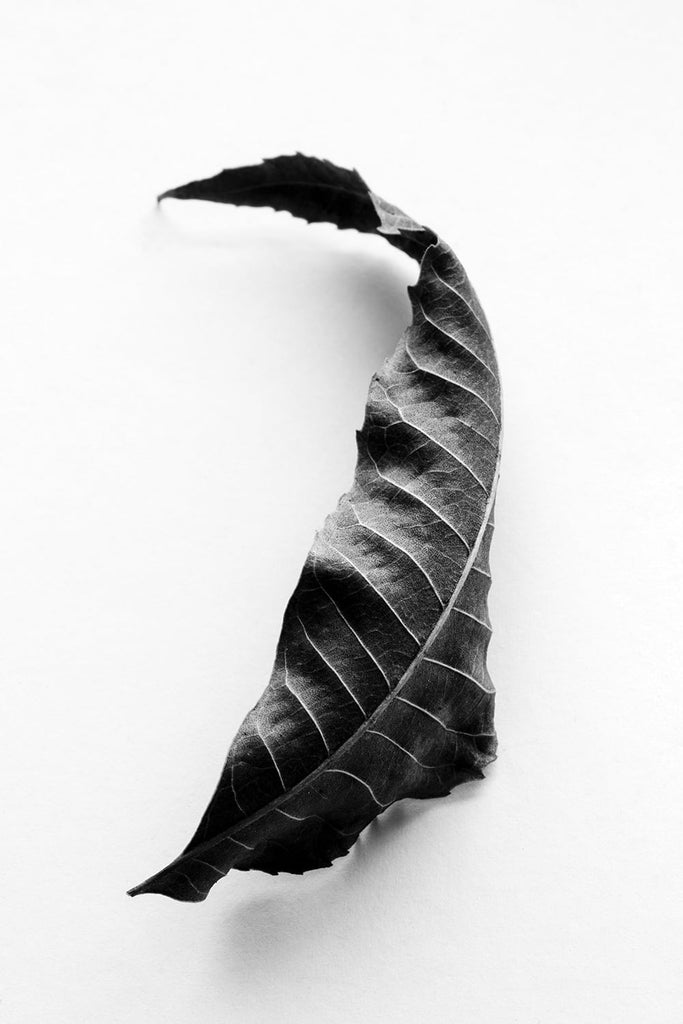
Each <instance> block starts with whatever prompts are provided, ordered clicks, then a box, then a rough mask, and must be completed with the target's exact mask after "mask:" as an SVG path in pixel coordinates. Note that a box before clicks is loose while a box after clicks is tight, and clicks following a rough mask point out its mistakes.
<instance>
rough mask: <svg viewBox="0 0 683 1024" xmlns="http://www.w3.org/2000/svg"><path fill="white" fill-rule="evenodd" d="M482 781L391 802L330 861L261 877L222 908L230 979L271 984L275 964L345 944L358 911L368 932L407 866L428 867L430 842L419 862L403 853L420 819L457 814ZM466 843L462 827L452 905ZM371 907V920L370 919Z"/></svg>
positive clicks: (285, 967) (393, 902) (392, 899)
mask: <svg viewBox="0 0 683 1024" xmlns="http://www.w3.org/2000/svg"><path fill="white" fill-rule="evenodd" d="M491 768H492V766H489V769H488V772H489V773H490V772H491ZM480 787H481V784H480V783H477V782H471V783H466V784H464V785H461V786H458V787H457V788H456V789H454V790H453V792H452V793H451V794H450V796H448V797H443V798H440V799H437V800H403V801H401V802H399V803H397V804H394V805H393V806H392V807H390V808H389V809H388V810H387V811H385V812H384V814H382V815H380V817H378V818H376V819H375V820H374V821H373V822H372V823H371V824H370V825H369V826H368V828H367V829H366V830H365V831H364V832H363V833H362V834H361V836H360V838H359V839H358V840H357V842H356V843H355V845H354V846H353V847H352V848H351V850H350V851H349V853H348V855H347V856H346V857H344V858H340V859H339V860H336V861H335V862H334V863H333V865H332V867H331V868H323V869H321V870H319V871H312V872H308V873H307V874H305V875H303V876H302V877H298V876H291V875H279V876H277V877H275V878H268V877H265V878H264V877H260V878H259V882H258V883H257V885H256V888H257V891H256V892H255V893H252V895H251V896H250V897H248V898H246V899H242V900H241V901H240V902H237V903H232V904H229V905H228V906H227V908H226V917H225V920H224V923H223V926H222V930H221V934H220V936H219V943H220V945H221V946H222V949H221V950H220V953H219V955H221V957H222V961H223V962H224V963H226V964H229V965H230V967H229V970H230V981H231V984H233V985H235V984H238V985H240V986H244V989H245V991H255V990H258V988H259V986H260V985H262V984H268V983H272V981H273V977H274V975H277V973H278V971H282V972H283V973H288V972H289V971H290V970H291V969H293V967H294V965H296V964H301V963H306V962H310V960H311V958H313V957H314V956H315V954H316V952H317V951H318V952H319V951H320V949H321V946H323V947H331V948H327V950H326V956H327V957H329V956H332V955H333V953H334V945H335V943H336V942H339V941H341V942H342V943H344V942H345V941H346V940H347V937H348V941H353V935H354V929H355V928H356V927H357V921H358V919H359V918H362V919H363V920H364V924H363V930H364V932H366V933H367V932H370V933H372V932H373V931H374V928H373V924H375V925H377V926H378V927H379V926H380V925H381V924H382V922H383V921H384V919H385V918H387V917H389V918H391V917H392V915H393V912H394V911H393V910H392V908H395V907H396V906H397V905H398V904H397V901H399V903H400V900H401V899H402V898H405V897H401V895H400V893H401V892H402V891H403V892H405V886H404V882H405V878H406V873H407V872H409V873H410V874H413V872H414V873H415V874H416V875H417V874H418V873H421V872H427V873H428V872H429V870H430V865H429V861H430V849H432V848H429V847H428V848H427V849H425V847H424V846H422V845H420V860H419V863H418V862H417V860H416V858H415V857H413V855H412V854H406V848H407V849H408V850H412V849H414V848H415V845H416V844H415V839H416V838H417V836H416V833H419V831H420V830H421V829H422V828H423V825H424V820H425V819H426V818H427V817H428V816H430V815H434V814H435V815H447V814H448V812H449V810H450V812H451V815H452V814H457V809H458V805H462V804H463V803H465V802H469V801H470V800H473V799H476V798H477V797H478V796H479V797H480V796H481V788H480ZM454 805H455V806H454ZM446 824H447V823H446V822H444V825H446ZM451 824H452V818H451ZM448 834H449V830H448V828H444V835H448ZM450 834H452V833H450ZM456 845H457V848H456ZM466 846H467V836H466V834H464V833H463V834H462V835H460V836H458V840H457V844H454V849H453V877H454V882H453V892H452V893H451V898H452V899H453V901H454V912H455V911H456V910H457V903H458V901H459V899H460V894H459V892H458V871H457V862H458V852H459V851H460V852H463V850H464V848H466ZM407 856H408V857H410V860H409V862H408V863H407V862H406V857H407ZM230 881H232V884H233V885H238V884H239V878H237V877H234V878H230V876H229V878H228V884H229V882H230ZM370 894H372V899H371V900H370V899H369V896H370ZM444 898H447V897H446V894H444ZM370 914H372V915H373V916H374V917H375V921H374V922H373V921H372V920H369V915H370Z"/></svg>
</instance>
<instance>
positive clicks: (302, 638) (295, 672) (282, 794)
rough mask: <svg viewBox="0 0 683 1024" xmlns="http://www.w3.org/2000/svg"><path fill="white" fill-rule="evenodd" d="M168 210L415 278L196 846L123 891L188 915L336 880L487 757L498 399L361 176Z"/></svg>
mask: <svg viewBox="0 0 683 1024" xmlns="http://www.w3.org/2000/svg"><path fill="white" fill-rule="evenodd" d="M166 197H173V198H176V199H208V200H212V201H214V202H224V203H232V204H234V205H250V206H270V207H273V208H274V209H276V210H288V211H289V212H290V213H292V214H294V215H296V216H298V217H303V218H305V219H306V220H308V221H330V222H332V223H333V224H336V225H337V226H338V227H340V228H355V229H356V230H358V231H365V232H372V233H377V234H381V235H384V236H385V238H386V239H387V241H388V242H390V243H391V244H392V245H395V246H397V247H398V248H400V249H402V250H403V251H404V252H406V253H408V255H410V256H412V257H413V258H415V259H416V260H418V261H419V264H420V273H419V278H418V280H417V283H416V284H415V285H414V286H413V287H412V288H410V289H409V294H410V299H411V303H412V311H413V318H412V323H411V324H410V326H409V327H408V328H407V329H406V331H405V332H404V334H403V336H402V337H401V339H400V341H399V343H398V346H397V348H396V351H395V352H394V354H393V355H392V356H391V358H389V359H388V360H387V361H386V363H385V364H384V366H383V367H382V369H381V370H380V371H379V373H377V374H376V375H375V376H374V377H373V379H372V382H371V384H370V391H369V395H368V401H367V407H366V414H365V422H364V424H363V427H362V429H361V430H360V431H359V432H358V434H357V444H358V461H357V465H356V470H355V476H354V480H353V485H352V487H351V489H350V490H349V492H348V493H347V494H345V495H344V496H343V497H342V498H341V500H340V501H339V504H338V505H337V508H336V509H335V511H334V512H333V513H332V514H331V515H330V516H329V517H328V518H327V520H326V522H325V524H324V526H323V528H322V529H321V530H320V532H319V533H318V534H317V536H316V538H315V541H314V544H313V547H312V548H311V550H310V552H309V554H308V557H307V559H306V562H305V565H304V568H303V571H302V574H301V578H300V579H299V582H298V584H297V586H296V589H295V591H294V593H293V595H292V597H291V599H290V601H289V603H288V605H287V609H286V611H285V616H284V622H283V626H282V633H281V635H280V640H279V643H278V646H277V655H276V659H275V665H274V668H273V673H272V676H271V679H270V682H269V683H268V686H267V687H266V690H265V692H264V693H263V695H262V696H261V698H260V700H259V701H258V703H257V704H256V706H255V707H254V708H253V710H252V711H250V712H249V714H248V715H247V717H246V718H245V720H244V722H243V723H242V725H241V726H240V729H239V731H238V733H237V736H236V737H235V739H234V740H233V743H232V746H231V747H230V750H229V752H228V757H227V760H226V763H225V767H224V769H223V773H222V776H221V779H220V782H219V785H218V788H217V790H216V792H215V794H214V796H213V798H212V800H211V803H210V804H209V807H208V808H207V810H206V812H205V814H204V817H203V818H202V820H201V822H200V824H199V827H198V829H197V831H196V833H195V835H194V836H193V838H192V840H191V841H190V843H189V845H188V846H187V847H186V849H185V850H184V851H183V853H182V854H181V855H180V856H179V857H178V858H177V859H176V860H175V861H173V863H171V864H170V865H169V866H168V867H166V868H164V869H163V870H162V871H160V872H158V873H157V874H155V875H153V876H152V877H151V878H150V879H148V880H147V881H146V882H143V883H142V884H141V885H138V886H136V887H135V888H134V889H132V890H131V894H132V895H136V894H137V893H142V892H158V893H163V894H165V895H167V896H171V897H173V898H175V899H179V900H191V901H195V902H197V901H200V900H203V899H204V898H205V897H206V895H207V893H208V892H209V890H210V888H211V887H212V885H213V884H214V883H215V882H216V881H217V880H218V879H219V878H221V877H222V876H223V875H225V874H226V873H227V872H228V871H230V870H231V868H238V869H240V870H250V869H258V870H261V871H267V872H270V873H273V874H276V873H277V872H280V871H288V872H294V873H302V872H304V871H307V870H309V869H312V868H319V867H325V866H328V865H329V864H331V862H332V861H333V860H334V859H335V858H336V857H339V856H342V855H344V854H346V853H347V852H348V850H349V848H350V847H351V846H352V845H353V843H354V842H355V841H356V839H357V838H358V835H359V834H360V833H361V832H362V830H363V829H364V828H365V827H366V826H367V825H368V824H369V822H370V821H372V820H373V818H375V817H376V816H377V815H378V814H380V813H381V812H382V811H383V810H385V809H386V808H387V807H389V806H390V805H391V804H393V803H395V802H396V801H397V800H401V799H403V798H405V797H417V798H426V797H435V796H444V795H446V794H447V793H449V792H450V791H451V789H452V788H453V787H454V786H456V785H458V784H459V783H461V782H466V781H468V780H471V779H476V778H481V777H482V774H483V772H482V769H483V768H484V767H485V766H486V765H487V764H488V763H489V762H490V761H491V760H492V759H493V758H494V756H495V750H496V738H495V732H494V729H493V709H494V691H493V686H492V684H491V680H490V678H489V674H488V671H487V668H486V651H487V647H488V642H489V637H490V634H491V626H490V623H489V619H488V614H487V607H486V599H487V594H488V589H489V585H490V574H489V563H488V554H489V547H490V543H491V535H492V532H493V506H494V498H495V491H496V483H497V478H498V467H499V460H500V431H501V426H500V425H501V407H500V384H499V378H498V369H497V365H496V358H495V353H494V350H493V345H492V342H491V334H490V331H489V327H488V324H487V322H486V318H485V316H484V313H483V311H482V309H481V306H480V305H479V302H478V300H477V297H476V295H475V293H474V291H473V289H472V287H471V285H470V283H469V281H468V279H467V276H466V274H465V272H464V270H463V268H462V266H461V264H460V263H459V261H458V260H457V258H456V256H455V255H454V253H453V252H452V251H451V249H450V248H449V247H448V246H447V245H446V244H445V243H444V242H443V241H441V239H439V238H438V237H437V236H436V235H435V234H434V232H433V231H431V230H430V229H429V228H426V227H424V226H423V225H421V224H419V223H417V222H416V221H414V220H413V219H412V218H410V217H408V216H406V214H404V213H402V211H401V210H399V209H397V208H396V207H395V206H392V205H391V204H390V203H387V202H385V201H384V200H382V199H380V198H379V197H378V196H376V195H374V194H373V193H372V192H371V191H370V190H369V189H368V187H367V185H366V184H365V182H364V181H363V179H362V178H361V177H360V175H359V174H358V173H357V172H356V171H350V170H345V169H343V168H340V167H336V166H335V165H334V164H331V163H329V162H328V161H323V160H317V159H314V158H311V157H305V156H302V155H301V154H298V155H296V156H292V157H277V158H275V159H272V160H265V161H264V162H263V163H262V164H260V165H258V166H255V167H244V168H239V169H236V170H227V171H222V172H221V173H220V174H218V175H216V176H215V177H214V178H209V179H208V180H206V181H197V182H192V183H190V184H188V185H183V186H181V187H180V188H176V189H171V190H170V191H168V192H165V193H164V194H163V195H162V196H160V199H161V198H166Z"/></svg>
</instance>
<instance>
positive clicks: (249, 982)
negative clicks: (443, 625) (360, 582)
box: [0, 0, 683, 1024]
mask: <svg viewBox="0 0 683 1024" xmlns="http://www.w3.org/2000/svg"><path fill="white" fill-rule="evenodd" d="M10 6H11V7H12V10H10V9H9V7H10ZM680 11H681V8H680V4H677V3H674V2H671V3H665V2H655V3H652V2H650V3H647V4H643V3H640V2H639V3H635V2H629V0H619V2H616V0H615V2H607V0H602V2H597V3H596V2H595V0H586V2H576V3H572V2H550V3H549V2H536V3H534V2H530V0H517V2H515V3H503V2H497V3H493V2H483V3H476V4H472V3H468V4H464V3H462V2H456V3H452V4H447V3H445V2H444V3H443V4H435V3H428V2H427V3H425V2H423V3H415V4H412V3H402V2H395V0H394V2H392V3H388V2H386V3H375V4H372V3H369V2H367V0H366V2H365V3H360V2H346V3H344V4H341V3H338V4H329V3H324V2H322V3H321V2H318V3H315V4H314V3H310V4H297V3H274V2H272V3H258V2H253V0H250V2H249V3H241V4H236V3H230V2H229V0H221V2H216V3H212V2H208V0H199V2H195V3H192V4H185V5H183V4H177V3H172V2H168V0H166V2H164V3H161V2H159V3H150V2H144V0H142V2H140V0H138V2H135V3H132V2H124V3H122V2H118V3H105V2H102V0H99V2H97V0H96V2H85V0H83V2H79V3H77V2H74V0H60V2H59V3H56V4H55V3H52V2H35V0H34V2H33V3H31V4H24V5H21V4H14V5H7V9H6V11H5V13H4V15H3V16H2V25H1V32H0V38H2V40H3V43H2V47H3V51H4V53H3V58H2V70H1V72H0V74H1V75H2V83H1V84H2V89H1V92H0V96H1V102H2V105H3V126H2V140H3V150H4V156H3V160H2V169H1V173H2V177H3V182H2V186H1V197H0V209H1V211H2V227H1V231H2V285H3V288H2V292H3V298H2V303H1V305H0V332H1V334H0V337H1V342H0V344H1V346H2V368H1V371H0V419H1V430H2V442H1V453H2V456H1V457H2V466H1V468H0V481H1V491H2V503H1V512H0V518H1V520H2V521H1V523H0V549H1V557H2V566H1V567H0V571H1V578H2V585H1V595H2V601H3V608H2V614H1V617H0V622H1V628H0V632H1V633H2V640H1V645H2V646H1V669H2V691H1V692H2V703H3V711H2V722H1V729H2V733H3V736H2V789H3V794H2V798H3V810H2V823H3V834H4V838H3V842H2V846H1V847H0V860H1V861H2V878H3V882H2V927H3V939H2V943H1V944H0V945H1V947H2V951H1V954H0V956H1V959H2V972H1V978H0V1020H2V1022H3V1024H5V1022H7V1024H36V1022H37V1021H40V1022H43V1021H45V1022H49V1024H81V1022H83V1024H91V1022H97V1024H223V1022H225V1024H228V1022H233V1021H239V1022H241V1024H271V1022H273V1024H275V1022H278V1024H307V1022H314V1021H315V1022H320V1021H324V1022H326V1024H347V1022H360V1024H374V1022H376V1021H381V1022H383V1021H388V1022H389V1021H390V1022H392V1024H394V1022H395V1024H403V1022H418V1024H421V1022H425V1024H453V1022H460V1021H463V1022H465V1021H468V1022H469V1021H476V1022H478V1024H539V1022H540V1024H595V1022H600V1024H631V1022H633V1024H649V1022H657V1024H673V1022H675V1021H676V1022H678V1021H680V1019H681V996H682V994H683V993H682V988H683V984H682V981H681V972H680V965H681V954H682V952H683V948H682V947H683V943H682V941H681V924H682V921H681V917H682V915H681V902H682V900H681V897H682V892H681V881H680V879H681V864H680V860H681V843H682V839H683V824H682V820H681V804H682V800H681V785H680V775H681V734H682V727H683V701H682V698H681V682H682V681H681V656H682V654H683V644H682V640H681V634H682V631H681V625H680V623H681V586H682V584H683V579H682V572H681V561H682V560H681V507H682V504H683V493H682V487H681V441H682V439H683V437H682V429H681V388H682V385H683V380H682V377H683V357H682V350H681V330H682V325H683V299H682V287H681V271H682V269H683V267H682V260H681V255H680V253H681V249H680V246H681V213H682V210H681V190H682V182H683V166H682V164H683V161H682V150H681V136H680V118H681V98H682V97H681V93H682V86H683V74H682V72H681V43H682V29H683V16H682V15H681V13H680ZM297 149H300V150H303V151H304V152H306V153H311V154H315V155H319V156H326V157H328V158H330V159H332V160H335V161H336V162H338V163H341V164H346V165H349V166H356V167H358V168H359V170H360V171H361V173H362V174H363V175H364V176H365V178H366V180H367V181H368V182H369V184H370V185H371V187H372V188H373V189H375V190H376V191H377V192H379V193H380V194H381V195H383V196H385V197H386V198H387V199H388V200H390V201H392V202H395V203H397V204H398V205H400V206H401V207H403V208H404V209H405V210H406V211H408V212H409V213H410V214H412V215H414V216H415V217H416V218H418V219H419V220H421V221H423V222H424V223H427V224H429V225H432V226H433V227H434V228H435V229H436V230H437V231H438V232H439V233H440V234H441V235H442V236H443V237H444V238H446V239H447V240H448V241H449V242H450V243H451V244H452V245H453V246H454V248H455V249H456V251H457V252H458V254H459V256H460V257H461V259H462V260H463V261H464V263H465V265H466V267H467V268H468V271H469V273H470V276H471V278H472V280H473V282H474V284H475V287H476V288H477V290H478V293H479V295H480V298H481V300H482V302H483V304H484V307H485V309H486V311H487V314H488V316H489V319H490V321H491V323H492V325H493V328H494V332H495V337H496V339H497V346H498V352H499V358H500V364H501V369H502V375H503V383H504V389H505V411H506V436H505V445H504V457H503V472H502V478H501V484H500V491H499V502H498V514H497V521H498V529H497V534H496V537H495V540H494V549H493V574H494V586H493V590H492V598H491V615H492V619H493V622H494V627H495V631H494V638H493V642H492V646H491V652H490V668H491V673H492V675H493V678H494V680H495V682H496V684H497V687H498V693H499V697H498V717H497V724H498V729H499V734H500V751H499V760H498V762H497V763H496V764H495V765H494V766H493V767H492V768H491V770H490V771H489V772H488V778H487V780H486V781H485V782H482V783H477V784H474V785H471V786H468V787H464V788H462V789H461V790H460V791H456V793H454V794H453V796H452V797H450V798H447V799H444V800H439V801H433V802H429V803H425V804H420V805H414V806H411V805H408V804H405V805H402V806H398V807H395V808H393V809H392V810H391V811H390V812H389V813H387V814H386V815H385V816H384V817H383V818H382V819H381V820H380V821H378V822H377V823H376V824H374V825H373V826H371V828H370V829H368V831H367V832H366V833H365V834H364V836H363V837H362V839H361V841H360V842H359V843H358V844H357V845H356V847H355V848H354V849H353V851H352V853H351V854H350V855H349V857H348V858H346V860H344V861H339V862H337V863H336V864H335V866H334V867H333V868H332V869H330V870H325V871H320V872H316V873H312V874H309V875H306V876H304V877H303V878H295V877H289V876H282V877H278V878H271V877H268V876H266V875H260V874H258V873H253V874H248V875H243V874H240V873H235V874H232V875H230V876H229V877H228V878H227V879H226V880H225V881H223V882H222V883H220V884H219V885H218V886H217V887H216V888H215V889H214V890H213V891H212V893H211V895H210V898H209V899H208V900H207V902H206V903H204V904H202V905H198V906H195V905H184V904H179V903H174V902H172V901H170V900H167V899H164V898H163V897H158V896H144V897H139V898H137V899H136V900H130V899H128V898H127V897H126V896H125V890H126V888H128V887H129V886H130V885H132V884H134V883H136V882H138V881H140V880H141V879H142V878H144V877H146V876H147V875H148V874H150V873H152V872H153V871H154V870H157V869H158V868H160V867H162V866H163V865H164V864H165V863H166V862H167V861H168V860H169V859H171V858H172V857H173V856H175V855H176V854H177V853H178V852H179V851H180V849H181V847H182V846H183V845H184V844H185V842H186V841H187V839H188V838H189V836H190V834H191V832H192V831H193V829H194V827H195V825H196V823H197V821H198V818H199V816H200V814H201V812H202V811H203V809H204V806H205V804H206V802H207V801H208V798H209V796H210V794H211V792H212V791H213V787H214V785H215V782H216V780H217V777H218V773H219V771H220V767H221V764H222V761H223V757H224V755H225V751H226V749H227V746H228V743H229V741H230V739H231V738H232V735H233V734H234V732H235V730H236V728H237V726H238V724H239V722H240V721H241V719H242V717H243V715H244V714H245V713H246V711H247V710H248V709H249V707H251V705H252V704H253V703H254V701H255V700H256V698H257V697H258V695H259V693H260V692H261V690H262V688H263V687H264V686H265V684H266V682H267V679H268V676H269V672H270V667H271V663H272V658H273V654H274V648H275V642H276V639H277V635H278V631H279V625H280V619H281V615H282V612H283V609H284V606H285V603H286V600H287V597H288V596H289V593H290V592H291V590H292V588H293V586H294V583H295V582H296V579H297V576H298V572H299V569H300V566H301V564H302V561H303V558H304V556H305V553H306V551H307V549H308V547H309V544H310V542H311V540H312V536H313V532H314V530H315V529H316V528H317V527H318V526H319V525H320V524H321V522H322V519H323V518H324V516H325V514H326V513H327V512H328V511H329V510H331V509H332V507H333V506H334V504H335V502H336V500H337V498H338V496H339V494H340V493H341V492H342V491H343V490H344V489H345V488H346V487H347V486H348V484H349V482H350V479H351V474H352V471H353V464H354V456H355V443H354V434H353V432H354V429H355V428H356V427H358V426H359V425H360V422H361V420H362V415H363V407H364V401H365V394H366V390H367V385H368V382H369V379H370V376H371V374H372V372H373V370H375V369H376V368H377V367H378V366H379V365H380V363H381V361H382V359H383V358H384V357H385V356H386V355H387V354H388V353H389V352H390V351H391V349H392V348H393V345H394V343H395V341H396V339H397V338H398V335H399V334H400V331H401V330H402V328H403V326H404V324H405V322H406V320H407V318H408V302H407V298H406V294H405V287H406V285H407V284H408V283H410V282H411V281H412V280H413V279H414V278H415V276H416V268H415V266H414V265H413V264H411V262H410V261H409V260H408V259H407V258H406V257H404V256H402V255H401V254H400V253H396V252H394V251H392V250H391V248H390V247H389V246H387V245H386V244H385V243H383V242H382V240H381V239H378V238H371V237H358V236H354V235H352V234H350V233H343V234H342V233H338V232H336V231H335V230H334V229H332V228H328V227H323V226H317V227H307V226H306V225H305V224H303V223H296V222H294V221H293V220H292V219H291V218H290V217H288V216H286V215H284V214H281V215H275V214H273V213H271V212H270V211H267V210H258V211H250V210H233V209H230V208H228V207H218V206H208V205H207V206H202V205H201V204H197V203H188V204H180V203H175V204H173V203H168V204H166V206H165V207H164V208H163V209H162V210H161V211H158V210H157V209H156V208H155V205H154V202H153V200H154V196H155V194H156V193H157V192H158V191H160V190H161V189H163V188H168V187H170V186H173V185H177V184H180V183H182V182H184V181H186V180H188V179H190V178H195V177H202V176H207V175H210V174H213V173H215V172H216V171H218V170H219V169H220V168H221V167H223V166H236V165H239V164H243V163H253V162H256V161H258V160H259V159H260V158H261V157H263V156H274V155H276V154H278V153H290V152H294V151H295V150H297Z"/></svg>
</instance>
